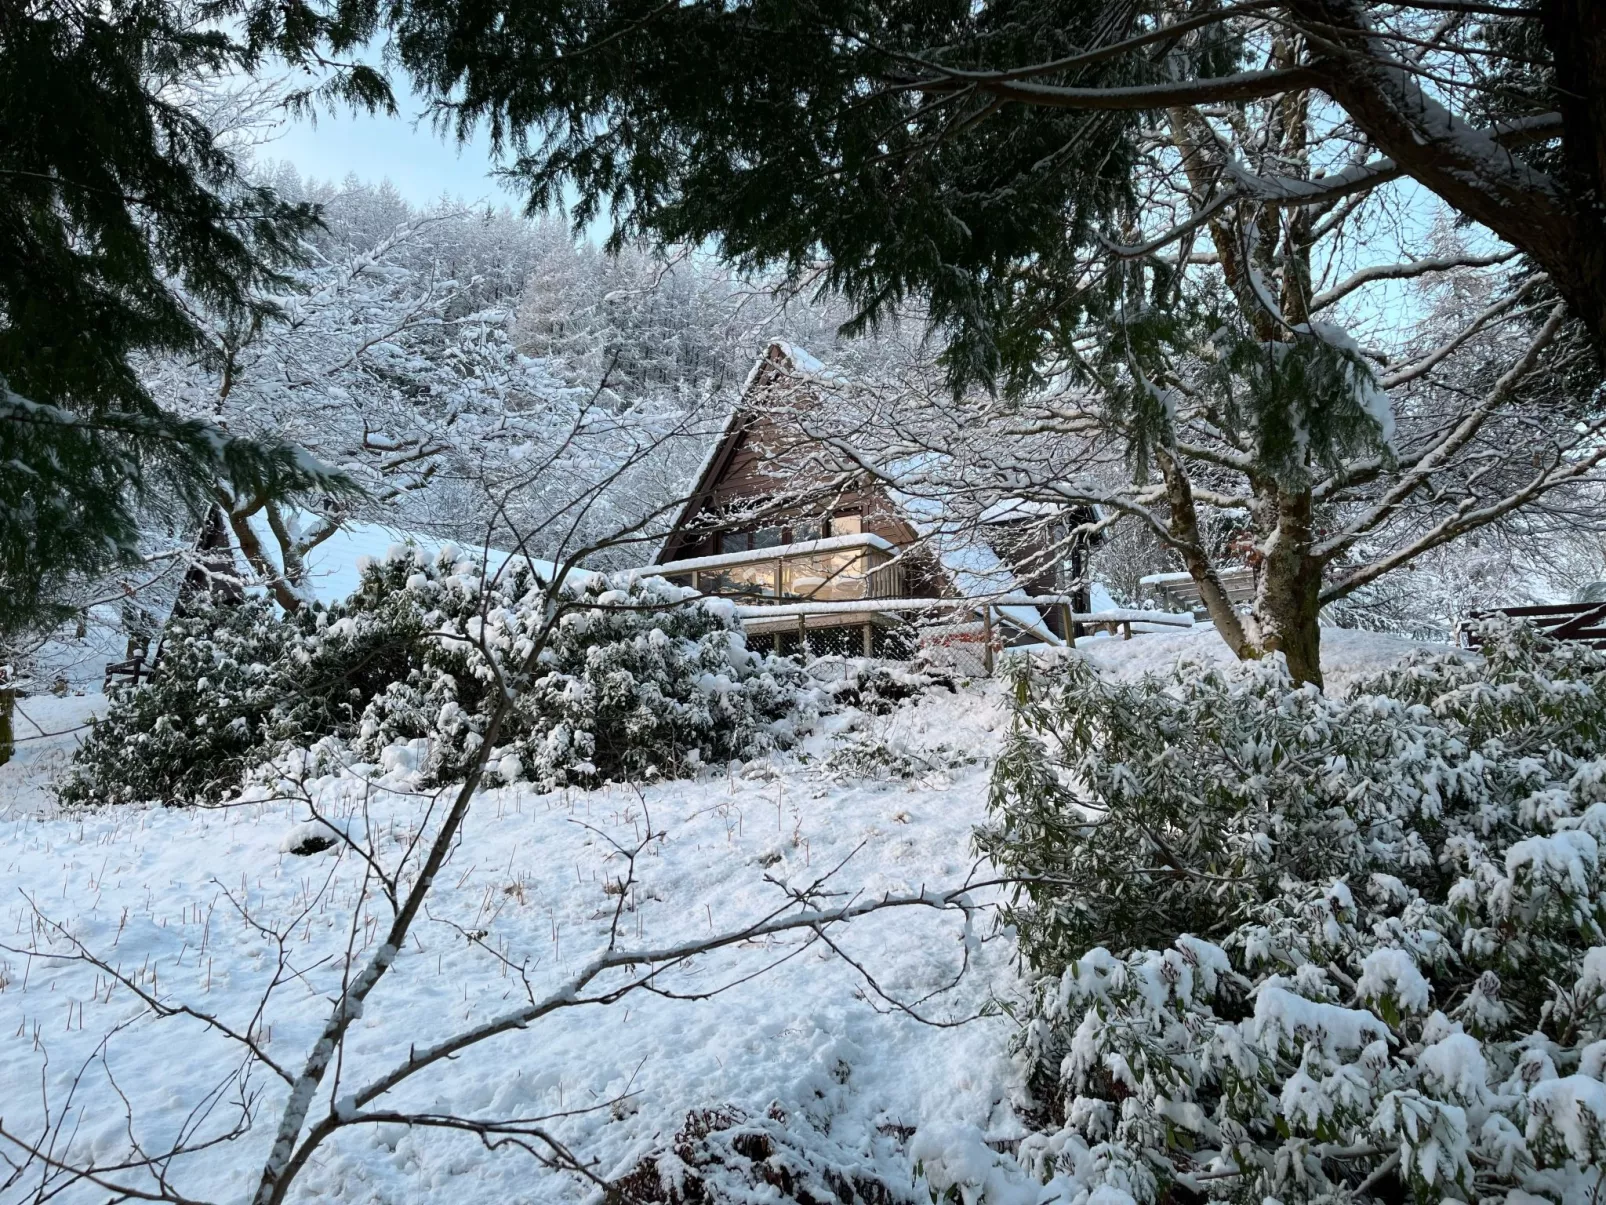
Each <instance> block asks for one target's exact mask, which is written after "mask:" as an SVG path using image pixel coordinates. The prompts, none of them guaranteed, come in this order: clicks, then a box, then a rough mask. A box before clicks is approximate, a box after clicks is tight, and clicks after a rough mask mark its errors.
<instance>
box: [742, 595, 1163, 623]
mask: <svg viewBox="0 0 1606 1205" xmlns="http://www.w3.org/2000/svg"><path fill="white" fill-rule="evenodd" d="M1075 603H1076V599H1075V598H1073V597H1072V596H1071V595H1069V594H998V595H993V596H990V597H984V598H864V599H850V600H847V601H844V602H810V601H807V600H802V601H797V602H776V603H762V604H751V603H741V604H738V605H737V606H736V614H737V616H738V617H739V618H741V619H764V618H770V617H775V618H779V617H781V616H786V615H834V614H842V615H863V614H865V613H866V612H872V611H873V612H878V613H879V612H898V611H943V610H948V611H979V610H981V609H982V608H984V607H994V608H998V607H1059V606H1074V605H1075ZM1071 620H1072V622H1074V623H1080V624H1084V625H1086V626H1089V627H1099V626H1103V625H1107V624H1117V625H1119V624H1127V623H1152V624H1157V625H1159V626H1160V627H1167V628H1191V627H1192V626H1193V616H1192V615H1174V614H1172V613H1171V612H1169V611H1135V610H1122V609H1116V610H1111V611H1072V612H1071Z"/></svg>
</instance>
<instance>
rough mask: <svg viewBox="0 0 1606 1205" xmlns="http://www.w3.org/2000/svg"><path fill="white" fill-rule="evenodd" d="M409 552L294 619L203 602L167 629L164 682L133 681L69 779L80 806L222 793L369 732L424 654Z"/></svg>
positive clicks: (256, 604) (66, 791)
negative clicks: (363, 727) (381, 702)
mask: <svg viewBox="0 0 1606 1205" xmlns="http://www.w3.org/2000/svg"><path fill="white" fill-rule="evenodd" d="M407 576H408V573H407V566H405V565H404V564H403V563H402V560H401V558H397V559H395V560H392V561H388V562H385V563H382V564H379V565H376V566H373V567H371V568H370V569H369V570H368V571H367V572H366V573H365V574H364V576H363V580H362V584H361V585H360V586H359V587H358V589H357V590H356V592H355V593H353V594H352V595H351V597H350V598H348V599H346V600H344V601H343V602H339V603H336V604H334V605H333V606H331V607H327V608H325V607H321V606H320V607H309V608H305V609H303V610H302V611H299V612H297V613H296V614H294V615H292V616H289V617H281V616H280V615H279V613H278V611H277V609H276V608H275V607H274V606H273V605H272V604H271V603H269V602H267V601H266V600H264V599H259V598H247V599H246V600H244V601H243V602H240V603H236V604H221V605H219V604H212V605H200V606H197V607H195V608H194V609H193V610H191V611H190V612H189V613H188V614H186V615H184V616H175V617H174V618H173V619H171V620H170V621H169V622H168V624H167V626H166V628H165V629H164V632H163V639H162V645H161V658H160V662H159V664H158V666H157V672H156V676H155V678H154V680H152V681H150V682H148V683H146V684H143V685H140V686H138V687H126V686H125V687H119V688H117V689H116V690H115V691H114V693H113V695H112V698H111V707H110V708H109V709H108V710H107V714H106V716H105V717H104V718H103V719H101V720H100V721H99V722H97V723H96V725H95V727H94V729H93V731H92V732H91V733H90V735H89V737H88V739H87V740H85V742H84V744H83V745H82V747H81V748H80V749H79V751H78V755H77V757H76V758H75V761H74V766H73V769H72V771H71V773H69V775H68V776H67V778H66V780H65V781H64V783H63V784H62V788H61V796H62V799H63V801H64V802H67V803H90V802H96V803H125V802H134V801H147V800H156V801H159V802H162V803H169V804H185V803H197V802H207V801H216V800H218V799H221V798H223V797H224V796H226V795H228V794H230V793H231V792H232V791H233V790H234V789H235V788H236V787H238V786H239V783H240V780H241V778H242V776H243V775H244V774H245V773H246V772H247V771H248V770H250V768H251V767H253V766H255V765H257V764H259V763H261V762H263V761H265V760H266V759H268V758H269V757H271V756H273V755H274V754H275V753H277V752H279V751H281V750H283V749H285V748H288V747H294V746H298V745H303V744H307V743H309V742H311V741H315V740H317V739H319V738H321V737H325V736H345V735H348V734H351V733H353V732H355V731H356V726H357V721H358V719H359V718H360V717H361V715H362V713H363V709H364V708H365V707H366V706H367V705H368V702H369V701H370V700H371V699H372V698H373V697H374V696H375V695H376V694H378V693H379V692H380V691H381V690H383V689H385V687H386V686H387V685H388V684H389V683H390V682H392V681H394V680H395V679H396V678H397V677H399V676H402V675H405V674H406V673H407V670H408V667H409V666H410V665H412V664H415V663H417V662H418V661H419V660H420V659H421V658H422V656H423V650H424V647H425V637H424V633H425V617H424V614H423V612H422V611H421V610H420V608H419V607H418V606H417V605H416V601H415V600H414V599H412V598H411V597H409V595H408V594H407V593H406V591H405V588H404V587H405V579H406V577H407Z"/></svg>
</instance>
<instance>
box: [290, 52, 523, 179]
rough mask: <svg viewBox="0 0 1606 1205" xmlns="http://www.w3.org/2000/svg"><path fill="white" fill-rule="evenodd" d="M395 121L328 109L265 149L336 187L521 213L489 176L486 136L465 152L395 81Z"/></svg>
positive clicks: (293, 125) (292, 127) (400, 82)
mask: <svg viewBox="0 0 1606 1205" xmlns="http://www.w3.org/2000/svg"><path fill="white" fill-rule="evenodd" d="M393 83H394V84H396V85H398V87H397V93H398V95H397V98H396V99H397V104H398V107H399V108H400V110H401V113H400V115H399V116H397V117H386V116H383V115H371V114H366V113H363V114H357V115H353V114H351V113H349V112H346V111H344V110H340V111H337V112H328V111H325V112H324V113H322V114H321V115H320V116H319V118H318V121H317V124H316V125H314V124H313V123H311V122H308V121H297V122H291V123H289V124H288V125H287V126H286V127H285V130H284V133H283V135H282V136H281V137H280V138H278V139H276V140H275V141H273V142H271V143H269V144H268V145H266V146H263V147H261V148H260V149H259V154H260V155H261V156H262V157H263V158H267V159H283V160H286V161H288V162H290V163H293V164H294V165H295V166H296V168H297V170H299V171H300V172H301V174H302V175H303V176H311V177H313V178H314V179H318V180H327V181H333V182H336V183H338V182H339V181H341V180H344V179H345V178H346V177H347V176H348V175H351V174H355V175H356V176H357V177H358V178H359V179H362V180H366V181H369V182H372V183H378V182H379V181H380V180H389V181H390V182H391V183H392V184H394V185H395V186H396V189H397V191H398V192H400V193H401V194H402V196H404V197H406V198H407V199H408V200H409V201H412V202H415V203H418V204H427V203H429V202H431V201H435V200H438V199H439V198H440V197H441V196H442V195H446V196H451V197H454V198H457V199H460V200H463V201H469V202H474V201H490V202H493V203H494V204H497V205H511V206H515V207H517V206H518V205H520V204H522V202H523V198H522V197H520V196H518V195H515V194H514V193H512V192H509V191H508V190H507V189H506V188H505V187H503V186H502V185H501V184H499V183H498V182H497V181H496V180H494V179H493V178H492V177H491V175H490V172H491V168H492V164H491V157H490V156H491V152H490V145H489V142H488V140H487V139H486V138H485V136H484V135H483V134H481V135H479V136H478V137H477V138H476V139H475V140H474V141H473V142H470V143H468V144H467V145H465V146H463V147H462V148H459V147H458V146H457V143H456V141H455V140H451V139H448V138H446V137H443V136H442V135H440V134H437V133H436V132H435V131H434V129H432V128H431V126H430V124H429V122H428V121H419V120H418V116H419V114H420V113H421V112H422V110H423V105H422V104H421V103H420V102H419V100H418V99H417V98H416V97H414V96H412V95H411V94H409V93H408V92H407V91H406V84H405V81H404V80H400V79H395V78H394V77H393Z"/></svg>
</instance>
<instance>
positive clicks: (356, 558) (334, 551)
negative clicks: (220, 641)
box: [251, 512, 557, 604]
mask: <svg viewBox="0 0 1606 1205" xmlns="http://www.w3.org/2000/svg"><path fill="white" fill-rule="evenodd" d="M311 518H312V516H310V515H308V514H305V513H303V512H297V513H295V514H293V515H292V516H290V521H291V522H292V523H305V522H306V521H308V520H310V519H311ZM251 529H252V530H253V531H255V532H256V533H257V536H258V538H259V539H260V540H261V542H262V551H263V552H264V553H266V554H267V556H268V557H269V559H270V560H271V561H272V562H273V564H274V565H275V567H277V566H278V565H279V563H280V562H279V556H278V553H279V543H278V541H277V540H276V539H275V538H274V536H273V533H272V531H271V530H269V528H268V524H267V520H266V518H265V516H263V515H262V514H260V513H259V514H256V515H253V516H252V517H251ZM447 545H451V546H453V547H455V548H458V549H460V550H461V551H462V555H463V557H464V558H465V559H468V560H473V561H482V560H483V561H484V563H485V565H486V567H487V570H488V571H489V572H490V573H493V574H494V573H496V572H497V571H498V570H500V569H501V568H502V567H503V566H504V565H506V564H507V563H508V562H509V561H512V560H514V559H515V554H514V553H510V552H504V551H503V550H501V549H498V548H491V549H487V548H485V547H483V546H482V547H479V548H474V547H471V546H469V545H465V544H462V543H459V542H457V541H454V540H441V539H437V538H435V537H434V536H430V535H425V534H424V533H422V532H417V531H409V530H408V529H406V528H403V527H397V526H394V525H392V524H389V523H345V524H342V525H341V527H340V529H339V530H338V531H336V532H335V534H334V535H332V536H330V537H329V538H328V539H327V540H325V541H324V542H323V543H321V544H319V545H318V546H317V547H316V548H314V549H312V550H311V551H310V552H308V553H307V557H306V565H307V578H306V583H305V586H304V588H303V590H304V593H305V594H306V595H307V596H308V597H310V599H311V600H312V601H313V602H321V603H325V604H328V603H333V602H340V601H341V600H343V599H345V598H348V597H350V596H351V594H352V593H353V592H354V591H355V590H356V589H357V587H358V586H359V585H361V584H362V566H363V565H364V564H365V563H366V562H367V561H368V560H373V561H383V560H385V559H386V558H387V557H388V556H390V555H391V553H392V552H393V551H396V550H398V549H403V548H416V549H418V550H419V551H420V552H422V553H423V554H424V555H425V556H426V557H430V558H433V557H435V556H436V555H438V554H439V553H440V551H441V549H443V548H445V547H446V546H447ZM531 565H532V566H533V568H534V569H535V571H536V572H537V573H542V574H548V575H550V574H553V573H556V572H557V566H555V565H553V564H552V563H551V562H549V561H539V560H532V561H531Z"/></svg>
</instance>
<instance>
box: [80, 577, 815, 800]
mask: <svg viewBox="0 0 1606 1205" xmlns="http://www.w3.org/2000/svg"><path fill="white" fill-rule="evenodd" d="M456 556H457V554H456V553H455V551H454V550H451V549H447V550H444V551H443V552H442V553H441V555H440V557H439V558H438V559H437V560H435V561H429V560H427V559H426V558H425V557H424V556H423V555H422V554H421V553H418V552H416V551H415V550H412V549H405V548H397V549H394V550H392V554H391V555H390V556H389V557H387V559H386V560H384V561H382V562H379V563H377V564H371V565H369V566H367V567H366V568H365V569H364V571H363V577H362V584H361V585H360V586H359V588H358V589H357V591H356V592H355V593H353V594H352V596H351V597H350V598H349V599H347V600H345V601H344V602H340V603H337V604H334V605H333V606H330V607H328V608H324V607H313V608H308V609H306V610H305V611H302V612H300V613H298V614H296V615H293V616H290V617H286V618H280V617H279V616H278V615H277V614H276V613H275V612H274V610H273V609H272V607H271V606H270V605H269V604H268V603H266V602H263V601H260V600H247V601H246V602H245V603H242V604H239V605H236V606H223V607H218V608H214V609H209V610H206V611H203V612H200V613H197V614H195V615H193V616H190V617H187V618H176V619H174V620H173V621H172V622H171V623H170V624H169V625H168V628H167V631H166V633H165V640H164V644H163V649H162V659H161V664H160V667H159V673H158V675H157V677H156V679H155V681H153V682H151V683H148V684H145V685H142V686H140V687H138V688H132V689H123V690H120V691H119V692H118V693H116V694H115V695H114V696H113V699H112V706H111V708H110V709H109V711H108V713H107V715H106V717H105V718H104V719H103V720H101V721H100V722H99V723H98V724H97V725H96V726H95V729H94V731H93V732H92V733H91V735H90V737H89V739H88V740H86V741H85V742H84V745H83V746H82V748H81V749H80V751H79V754H78V757H77V760H76V762H75V765H74V768H73V771H72V772H71V774H70V775H69V776H68V778H67V779H66V781H65V782H64V783H63V786H62V791H61V794H62V798H63V800H64V801H66V802H68V803H89V802H128V801H145V800H156V801H160V802H163V803H193V802H203V801H215V800H219V799H222V798H224V797H226V796H228V795H230V794H232V793H234V792H235V791H237V790H238V789H239V787H240V786H241V784H242V782H243V781H244V780H245V778H246V777H247V776H248V775H249V774H251V773H252V772H253V771H255V770H257V769H258V768H259V767H266V766H269V763H275V762H276V760H278V759H281V758H282V756H283V755H285V754H287V753H293V751H296V750H305V749H309V748H312V747H314V746H319V747H320V748H321V749H322V750H323V751H324V752H325V753H327V752H330V751H331V746H329V745H328V741H329V740H330V738H333V739H334V741H335V742H336V745H335V746H334V747H333V748H334V749H343V750H345V751H346V753H345V754H344V756H357V757H365V758H368V759H369V760H371V761H373V762H376V763H380V764H382V765H384V764H386V763H389V762H397V763H401V762H405V763H407V764H408V766H409V768H411V769H414V770H419V771H422V772H423V778H424V780H425V781H435V782H447V781H452V780H453V779H454V778H457V777H460V776H461V775H462V773H463V771H464V770H465V768H466V767H467V766H468V765H469V763H470V762H471V760H472V759H473V757H474V755H475V753H476V752H477V751H478V749H479V745H480V733H481V732H482V731H483V730H484V728H485V724H486V721H487V719H488V716H489V714H490V711H491V707H492V704H493V700H494V695H493V691H494V690H495V688H496V687H495V671H493V669H492V668H491V665H490V663H489V662H487V661H486V659H485V656H484V653H483V652H482V651H481V649H480V647H479V646H480V644H481V643H483V645H484V646H485V648H488V649H489V650H490V651H491V652H492V654H493V655H494V656H495V657H496V659H497V663H498V664H499V665H500V666H502V667H503V671H502V672H504V673H509V672H511V670H512V667H514V666H516V665H517V664H518V663H519V662H520V661H521V660H522V658H523V654H524V653H525V652H526V651H527V650H528V649H529V647H530V643H529V642H530V641H531V639H532V638H533V637H534V636H535V634H536V633H537V632H538V631H539V630H540V629H541V627H542V625H543V624H544V623H545V622H546V621H547V620H548V619H549V618H552V617H553V615H554V614H555V615H556V623H555V626H554V627H553V629H552V632H551V636H550V639H549V641H548V644H547V647H546V648H545V649H544V650H543V651H542V653H541V656H540V665H539V668H538V670H537V672H536V673H535V675H534V676H533V679H532V680H531V681H529V682H523V683H513V684H511V685H512V686H514V687H515V689H516V693H517V697H518V702H517V704H516V706H515V707H514V708H513V711H512V714H511V715H510V716H509V717H508V719H507V721H505V722H504V725H503V728H502V735H501V738H500V742H501V743H500V744H499V746H498V748H497V749H495V750H493V756H492V760H491V762H490V766H489V769H490V772H491V773H490V781H491V782H493V783H494V782H497V781H514V780H527V781H531V782H534V783H535V784H536V785H537V786H538V787H540V788H542V789H547V788H551V787H554V786H560V785H565V784H574V785H581V786H591V785H596V784H599V783H601V782H604V781H609V780H616V781H618V780H627V779H638V778H647V777H653V776H658V775H662V776H666V777H672V776H676V775H681V774H685V773H688V772H692V771H694V770H696V769H697V768H698V767H699V766H701V765H703V764H707V763H710V762H723V761H726V760H729V759H730V758H735V757H741V758H746V757H751V756H753V755H755V754H757V753H760V752H762V751H764V750H767V749H770V748H774V747H777V746H784V745H786V744H789V743H790V742H791V741H792V740H793V739H794V737H795V736H796V735H797V733H798V731H799V730H800V727H804V726H807V724H808V723H809V721H810V718H811V715H812V708H813V705H814V700H815V694H816V692H814V691H812V690H811V689H810V687H809V684H808V683H807V681H806V680H805V679H804V677H803V675H802V673H801V671H799V670H798V669H797V668H796V667H795V666H794V665H793V664H792V663H791V662H789V661H785V660H781V659H777V658H773V657H764V656H761V655H759V654H756V653H753V652H750V651H749V650H748V649H747V647H746V643H745V640H744V637H743V634H742V629H741V625H740V624H739V623H738V622H737V621H736V620H735V619H734V618H733V617H732V612H731V610H730V608H729V607H728V606H724V605H722V604H721V603H719V602H718V601H717V600H704V599H700V598H695V597H694V596H692V594H691V592H689V591H683V590H681V589H679V588H678V587H674V586H670V585H668V584H667V583H665V582H663V581H661V580H659V579H656V578H647V579H639V580H638V579H635V578H632V577H624V576H621V577H617V578H609V577H606V576H602V575H593V574H585V575H577V576H576V578H575V580H574V583H573V584H572V585H569V586H566V587H565V588H564V590H562V591H561V592H559V594H558V595H557V597H555V598H549V597H548V594H549V593H550V592H548V591H547V590H546V589H545V583H544V581H543V580H542V579H541V578H540V577H539V576H538V575H537V574H536V573H535V571H534V569H533V568H532V567H531V566H529V565H528V564H527V563H524V562H514V564H513V565H512V566H510V567H509V568H507V569H506V570H505V571H503V572H502V573H499V574H497V575H495V577H494V580H491V581H487V580H486V579H485V577H484V576H483V574H482V568H481V566H480V565H479V564H477V563H475V562H472V561H467V560H457V559H456ZM320 742H322V743H323V744H322V745H321V746H320ZM291 760H292V761H294V760H297V759H296V758H294V757H292V758H291ZM299 760H301V761H302V762H305V761H306V759H305V758H301V759H299ZM270 772H271V770H270Z"/></svg>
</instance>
